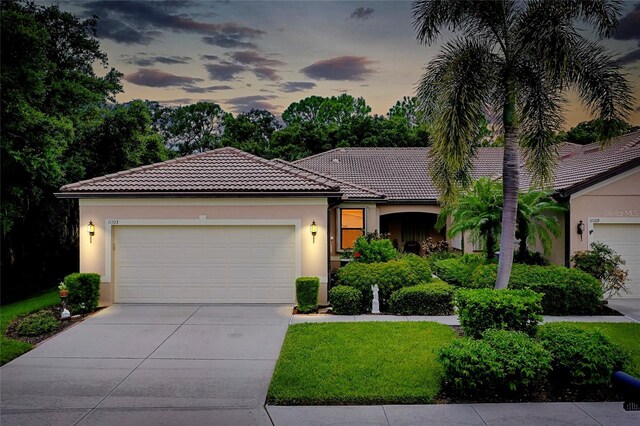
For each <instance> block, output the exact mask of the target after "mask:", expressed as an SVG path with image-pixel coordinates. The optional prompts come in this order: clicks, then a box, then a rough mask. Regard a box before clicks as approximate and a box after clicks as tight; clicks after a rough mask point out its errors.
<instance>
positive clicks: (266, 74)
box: [252, 67, 282, 81]
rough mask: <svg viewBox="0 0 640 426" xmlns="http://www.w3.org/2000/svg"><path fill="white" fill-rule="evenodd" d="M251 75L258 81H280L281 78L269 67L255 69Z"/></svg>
mask: <svg viewBox="0 0 640 426" xmlns="http://www.w3.org/2000/svg"><path fill="white" fill-rule="evenodd" d="M252 71H253V73H254V74H255V75H256V77H258V79H259V80H270V81H280V80H282V78H281V77H280V76H279V75H278V73H277V71H276V70H274V69H273V68H270V67H255V68H254V69H253V70H252Z"/></svg>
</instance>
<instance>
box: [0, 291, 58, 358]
mask: <svg viewBox="0 0 640 426" xmlns="http://www.w3.org/2000/svg"><path fill="white" fill-rule="evenodd" d="M58 303H60V297H59V296H58V289H54V290H51V291H48V292H46V293H44V294H42V295H40V296H37V297H32V298H30V299H26V300H22V301H20V302H16V303H12V304H10V305H5V306H2V307H1V308H0V365H4V364H6V363H7V362H9V361H11V360H12V359H14V358H17V357H19V356H20V355H22V354H23V353H25V352H28V351H30V350H31V348H32V347H33V346H32V345H30V344H29V343H25V342H19V341H17V340H13V339H8V338H6V337H5V335H4V332H5V330H6V329H7V327H8V326H9V324H10V323H11V321H13V320H14V319H15V318H17V317H19V316H20V315H25V314H28V313H30V312H33V311H37V310H38V309H43V308H47V307H49V306H53V305H56V304H58Z"/></svg>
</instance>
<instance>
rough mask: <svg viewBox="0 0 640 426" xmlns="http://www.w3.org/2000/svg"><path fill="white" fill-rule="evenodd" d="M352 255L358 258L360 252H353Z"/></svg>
mask: <svg viewBox="0 0 640 426" xmlns="http://www.w3.org/2000/svg"><path fill="white" fill-rule="evenodd" d="M353 257H355V258H356V259H359V258H360V252H359V251H357V252H355V253H353Z"/></svg>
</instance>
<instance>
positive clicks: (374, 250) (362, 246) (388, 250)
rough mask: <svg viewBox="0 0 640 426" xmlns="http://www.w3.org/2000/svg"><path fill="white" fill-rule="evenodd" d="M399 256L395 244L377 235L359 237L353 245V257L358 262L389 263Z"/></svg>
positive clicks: (369, 234) (370, 234)
mask: <svg viewBox="0 0 640 426" xmlns="http://www.w3.org/2000/svg"><path fill="white" fill-rule="evenodd" d="M399 255H400V253H398V250H396V249H395V247H393V243H392V242H391V241H390V240H389V239H388V238H382V237H381V236H380V234H377V233H368V234H367V235H365V236H362V237H359V238H358V239H357V240H356V241H355V243H354V244H353V257H354V260H355V261H356V262H364V263H373V262H388V261H390V260H392V259H396V258H397V257H398V256H399Z"/></svg>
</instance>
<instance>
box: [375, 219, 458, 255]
mask: <svg viewBox="0 0 640 426" xmlns="http://www.w3.org/2000/svg"><path fill="white" fill-rule="evenodd" d="M437 218H438V215H437V214H434V213H419V212H404V213H390V214H385V215H381V216H380V232H382V233H388V234H390V236H389V239H390V240H391V241H393V243H394V245H395V246H396V247H397V248H398V250H400V251H401V252H405V251H406V252H412V253H415V252H417V251H419V250H420V246H421V245H422V243H423V242H424V241H425V240H427V238H429V237H431V238H432V239H433V240H434V241H443V240H446V236H445V231H444V229H443V230H442V231H437V230H436V229H435V224H436V220H437Z"/></svg>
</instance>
